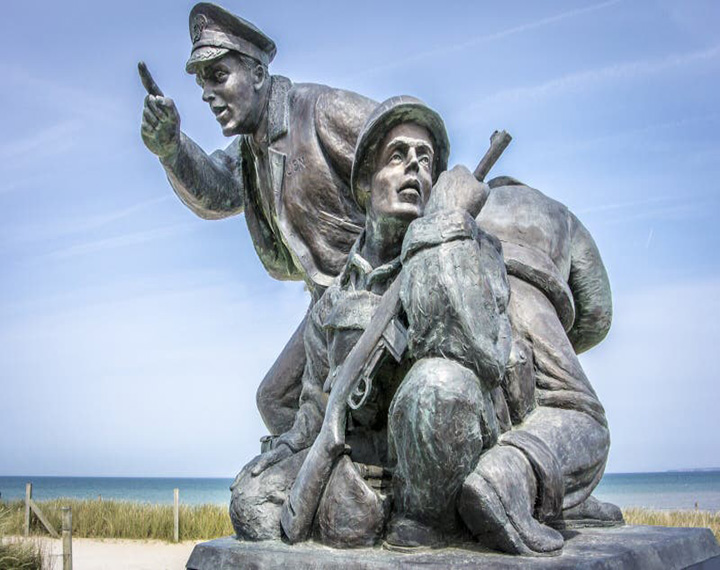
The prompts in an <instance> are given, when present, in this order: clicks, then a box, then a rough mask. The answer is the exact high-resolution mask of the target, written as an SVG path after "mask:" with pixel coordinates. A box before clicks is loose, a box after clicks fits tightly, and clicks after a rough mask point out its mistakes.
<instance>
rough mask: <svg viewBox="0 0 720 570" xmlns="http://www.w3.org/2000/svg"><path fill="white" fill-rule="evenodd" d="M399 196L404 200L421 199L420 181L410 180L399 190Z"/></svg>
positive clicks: (413, 200) (414, 201) (413, 201)
mask: <svg viewBox="0 0 720 570" xmlns="http://www.w3.org/2000/svg"><path fill="white" fill-rule="evenodd" d="M398 196H399V197H400V200H401V201H402V202H412V203H417V202H418V201H419V200H420V182H418V181H417V180H415V179H412V180H408V181H407V182H405V183H404V184H403V185H402V186H401V187H400V190H398Z"/></svg>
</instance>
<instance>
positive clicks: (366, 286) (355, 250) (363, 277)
mask: <svg viewBox="0 0 720 570" xmlns="http://www.w3.org/2000/svg"><path fill="white" fill-rule="evenodd" d="M364 243H365V230H363V232H362V233H361V234H360V235H359V236H358V239H357V240H355V243H354V244H353V246H352V249H351V250H350V254H349V255H348V259H347V262H346V263H345V267H344V269H343V270H342V273H340V286H341V287H343V288H345V287H348V286H351V287H353V288H354V289H356V290H358V289H360V290H366V291H369V290H370V289H372V286H373V285H375V284H376V283H384V282H386V281H391V280H392V279H394V278H395V276H396V275H397V274H398V272H399V271H400V267H401V262H400V256H397V257H396V258H395V259H393V260H392V261H389V262H387V263H384V264H382V265H381V266H380V267H373V266H372V265H370V262H369V261H368V260H367V259H365V258H364V257H363V256H362V255H360V250H361V249H362V246H363V244H364Z"/></svg>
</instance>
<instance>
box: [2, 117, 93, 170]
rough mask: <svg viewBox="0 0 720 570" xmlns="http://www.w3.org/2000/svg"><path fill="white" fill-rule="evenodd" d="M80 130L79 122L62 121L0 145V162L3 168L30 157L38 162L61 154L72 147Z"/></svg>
mask: <svg viewBox="0 0 720 570" xmlns="http://www.w3.org/2000/svg"><path fill="white" fill-rule="evenodd" d="M81 128H82V124H81V123H80V122H79V121H76V120H71V121H62V122H60V123H57V124H55V125H52V126H50V127H47V128H45V129H42V130H40V131H37V132H33V133H30V134H29V135H26V136H23V137H20V138H18V139H17V140H14V141H12V142H8V143H4V144H1V145H0V161H2V163H3V166H4V167H5V168H7V167H9V166H13V165H14V164H17V163H18V161H22V159H24V158H26V157H28V156H32V159H33V160H34V161H39V160H40V159H42V158H47V157H48V156H52V155H56V154H62V153H64V152H67V151H68V150H70V149H71V148H72V147H73V145H74V136H73V135H75V134H76V133H77V132H78V131H80V130H81Z"/></svg>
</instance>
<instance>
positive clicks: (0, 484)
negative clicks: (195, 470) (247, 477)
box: [0, 470, 720, 512]
mask: <svg viewBox="0 0 720 570" xmlns="http://www.w3.org/2000/svg"><path fill="white" fill-rule="evenodd" d="M27 482H32V484H33V498H34V499H36V500H43V499H55V498H58V497H71V498H77V499H97V498H98V497H102V498H103V499H116V500H123V501H136V502H143V503H155V504H157V503H164V504H171V503H172V501H173V489H174V488H176V487H177V488H178V489H180V502H181V503H184V504H190V505H196V504H203V503H213V504H217V505H227V504H228V503H229V502H230V491H229V487H230V484H231V483H232V479H219V478H218V479H213V478H203V479H188V478H176V479H173V478H159V477H157V478H156V477H32V476H23V477H2V476H0V494H1V495H0V498H2V499H4V500H12V499H22V498H24V497H25V483H27ZM594 494H595V496H596V497H597V498H598V499H600V500H603V501H610V502H612V503H615V504H616V505H619V506H621V507H647V508H653V509H693V508H695V507H696V506H697V508H699V509H701V510H706V511H713V512H717V511H720V470H718V471H682V472H664V473H610V474H606V475H605V477H603V479H602V481H601V482H600V485H598V487H597V489H596V490H595V493H594Z"/></svg>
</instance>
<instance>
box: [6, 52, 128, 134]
mask: <svg viewBox="0 0 720 570" xmlns="http://www.w3.org/2000/svg"><path fill="white" fill-rule="evenodd" d="M0 75H2V78H3V84H4V86H5V88H7V89H10V88H12V89H14V90H20V91H21V92H26V93H32V94H33V95H34V96H41V97H43V99H44V100H45V101H46V102H47V104H48V105H50V106H52V107H53V108H62V109H63V110H64V111H66V112H69V113H70V114H71V115H73V116H76V117H82V118H86V119H88V118H89V119H93V120H94V121H96V122H97V123H100V124H104V125H113V126H114V127H117V128H127V125H126V124H125V123H124V122H123V120H122V117H121V116H119V115H118V109H119V108H120V107H121V105H120V101H119V99H117V97H115V96H113V95H111V94H107V93H102V94H101V95H99V94H95V93H92V92H91V91H88V90H85V89H79V88H77V87H71V86H69V85H65V84H63V83H60V82H57V81H51V80H48V79H46V78H45V77H39V76H37V75H34V74H33V73H32V72H31V71H29V70H28V69H26V68H23V67H19V66H18V65H10V64H7V63H2V62H0Z"/></svg>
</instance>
